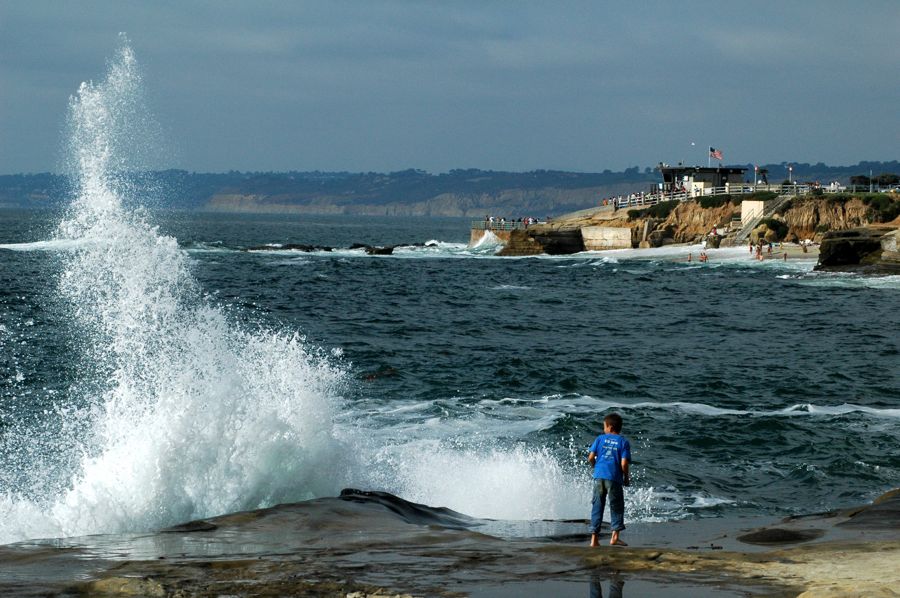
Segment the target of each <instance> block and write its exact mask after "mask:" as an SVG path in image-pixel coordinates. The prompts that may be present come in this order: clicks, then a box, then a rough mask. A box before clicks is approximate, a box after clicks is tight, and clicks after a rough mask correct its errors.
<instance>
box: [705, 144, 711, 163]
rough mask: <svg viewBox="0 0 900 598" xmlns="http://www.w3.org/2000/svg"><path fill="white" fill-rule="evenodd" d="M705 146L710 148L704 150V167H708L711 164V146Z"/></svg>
mask: <svg viewBox="0 0 900 598" xmlns="http://www.w3.org/2000/svg"><path fill="white" fill-rule="evenodd" d="M706 147H708V148H710V149H709V151H707V152H706V167H707V168H709V167H710V166H712V146H711V145H707V146H706Z"/></svg>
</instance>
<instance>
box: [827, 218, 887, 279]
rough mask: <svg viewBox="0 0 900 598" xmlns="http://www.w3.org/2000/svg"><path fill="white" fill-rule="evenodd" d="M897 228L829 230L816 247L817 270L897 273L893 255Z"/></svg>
mask: <svg viewBox="0 0 900 598" xmlns="http://www.w3.org/2000/svg"><path fill="white" fill-rule="evenodd" d="M896 235H897V232H896V231H895V230H892V229H890V228H885V227H862V228H854V229H851V230H845V231H837V232H830V233H828V234H826V235H825V237H824V238H823V239H822V243H821V246H820V247H819V262H818V264H816V268H815V269H816V270H818V271H835V272H860V273H869V274H900V261H898V260H897V259H896V258H895V254H896V253H897V252H896V243H897V241H896Z"/></svg>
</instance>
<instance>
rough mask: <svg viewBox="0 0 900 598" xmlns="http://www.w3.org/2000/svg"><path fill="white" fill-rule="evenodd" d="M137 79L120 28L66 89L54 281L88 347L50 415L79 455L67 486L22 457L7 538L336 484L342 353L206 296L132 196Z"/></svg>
mask: <svg viewBox="0 0 900 598" xmlns="http://www.w3.org/2000/svg"><path fill="white" fill-rule="evenodd" d="M139 88H140V77H139V75H138V71H137V64H136V62H135V60H134V55H133V53H132V51H131V49H130V48H129V47H128V46H127V44H124V45H123V47H122V48H121V49H120V50H119V52H118V54H117V56H116V58H115V60H113V61H112V62H111V64H110V67H109V73H108V75H107V77H106V79H105V80H104V81H102V82H100V83H99V84H93V83H84V84H82V86H81V87H80V88H79V90H78V93H77V95H76V96H74V97H73V98H72V101H71V105H70V113H69V128H70V136H69V139H70V148H69V152H70V157H71V176H72V178H73V181H74V200H73V202H72V205H71V209H70V210H69V213H68V215H67V217H66V219H65V220H64V221H63V222H62V223H61V224H60V226H59V230H58V234H57V237H58V238H60V239H65V240H66V241H69V242H70V243H68V245H69V246H71V247H73V250H72V251H69V252H68V253H66V254H63V256H62V273H61V275H60V283H59V292H60V295H61V298H62V299H63V301H64V303H65V304H66V305H67V306H68V309H69V313H70V314H71V317H72V326H73V328H74V329H76V330H78V332H79V334H80V335H81V342H80V343H78V346H80V347H82V348H83V350H84V351H83V352H84V354H83V355H82V356H81V364H82V366H81V372H82V373H81V375H80V379H79V380H78V381H77V382H76V383H73V388H72V390H71V393H70V394H71V401H72V406H71V407H69V406H66V405H63V406H59V407H57V409H56V410H55V412H48V413H47V414H46V417H47V418H48V419H57V420H59V421H60V423H59V424H58V425H56V426H55V427H54V426H52V425H47V426H44V427H43V428H42V431H43V432H44V433H51V431H53V430H55V432H56V433H57V434H58V437H57V439H56V440H57V441H58V443H59V446H62V447H64V449H65V450H63V451H60V452H62V453H64V459H65V460H66V461H67V463H71V464H72V465H73V467H72V469H71V470H70V471H69V472H68V479H67V481H64V482H63V483H62V484H61V486H62V487H61V488H60V484H56V485H53V484H48V483H47V481H46V480H45V479H43V478H42V473H41V472H40V471H28V472H26V474H25V477H26V478H28V477H29V476H30V477H31V479H30V482H31V487H30V488H29V490H28V492H16V491H9V490H6V491H5V493H4V495H3V496H0V509H2V512H3V513H4V517H3V518H2V521H3V522H2V524H0V541H2V542H10V541H15V540H21V539H25V538H29V537H35V536H60V535H65V536H69V535H79V534H88V533H103V532H117V531H124V530H144V529H153V528H158V527H161V526H165V525H169V524H173V523H177V522H179V521H184V520H188V519H191V518H196V517H203V516H209V515H214V514H221V513H225V512H229V511H235V510H241V509H248V508H256V507H261V506H266V505H271V504H274V503H276V502H282V501H290V500H300V499H304V498H311V497H314V496H321V495H323V494H334V493H335V492H336V491H337V490H339V488H340V482H339V481H338V480H337V479H336V477H335V476H334V475H333V472H334V471H338V470H339V468H337V467H334V466H332V465H331V464H332V463H333V462H334V461H335V459H337V458H338V455H340V453H341V452H340V451H337V450H335V448H336V442H335V441H334V439H333V437H332V433H331V431H332V424H331V418H332V410H333V406H334V402H335V401H336V400H337V398H336V397H337V395H338V393H339V389H340V386H341V384H342V380H343V372H342V370H341V367H340V365H339V361H340V360H339V359H336V358H335V357H334V356H332V355H325V354H323V352H321V351H319V350H316V349H314V348H310V347H308V346H307V344H306V343H305V342H304V339H303V338H302V337H300V336H298V335H297V334H292V333H282V332H278V331H272V330H267V329H265V328H258V329H255V330H254V329H251V327H250V326H249V325H247V324H240V323H239V322H238V319H237V318H236V317H233V315H230V314H229V313H227V311H226V310H225V309H224V308H222V307H219V306H216V305H214V304H212V303H211V302H210V301H208V300H207V299H205V298H204V297H203V296H202V294H201V291H200V288H199V285H197V283H196V282H195V280H194V278H193V277H192V275H191V272H190V267H189V261H188V258H187V257H186V255H185V254H184V252H182V251H181V250H180V249H179V248H178V244H177V242H176V240H175V239H173V238H171V237H167V236H164V235H161V234H160V233H159V232H158V230H157V229H156V228H155V227H153V226H152V225H151V224H150V223H149V220H148V217H147V216H146V214H144V213H143V212H142V211H141V210H139V209H129V208H127V207H126V204H127V202H128V200H129V199H139V198H134V197H130V194H131V193H134V192H135V188H134V187H133V186H132V185H131V184H130V182H129V181H130V178H129V176H128V172H131V171H132V170H133V169H134V168H135V167H139V166H140V163H139V162H140V152H138V153H137V155H135V154H132V153H130V152H129V149H130V148H131V147H132V146H134V145H140V144H141V143H142V142H144V141H145V140H144V139H143V138H142V137H141V135H140V131H139V129H138V128H135V122H134V119H133V118H132V117H133V116H134V115H135V114H136V113H139V112H140V106H139V105H137V103H136V98H137V97H138V96H139V93H138V92H139ZM139 120H140V119H139ZM135 158H137V159H136V160H135ZM49 444H50V442H49V441H48V440H47V439H44V440H43V442H42V443H41V445H42V446H48V445H49ZM47 458H52V457H47ZM21 459H22V463H21V465H22V466H23V467H26V468H27V467H29V466H30V467H34V466H35V463H39V462H40V460H33V459H30V458H29V456H27V455H23V456H22V457H21ZM41 488H43V489H44V492H43V493H42V492H41Z"/></svg>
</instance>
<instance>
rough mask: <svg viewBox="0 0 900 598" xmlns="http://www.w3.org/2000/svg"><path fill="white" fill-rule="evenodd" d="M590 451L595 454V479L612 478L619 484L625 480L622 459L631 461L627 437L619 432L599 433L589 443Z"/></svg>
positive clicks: (629, 444)
mask: <svg viewBox="0 0 900 598" xmlns="http://www.w3.org/2000/svg"><path fill="white" fill-rule="evenodd" d="M591 452H592V453H594V454H595V455H597V462H596V463H595V464H594V479H595V480H601V479H602V480H612V481H614V482H619V483H620V484H621V483H622V482H624V481H625V476H624V475H623V474H622V459H626V460H628V461H631V443H630V442H628V439H627V438H625V437H624V436H622V435H621V434H601V435H600V436H597V439H596V440H594V444H592V445H591Z"/></svg>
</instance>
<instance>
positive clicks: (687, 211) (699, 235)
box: [657, 201, 740, 243]
mask: <svg viewBox="0 0 900 598" xmlns="http://www.w3.org/2000/svg"><path fill="white" fill-rule="evenodd" d="M734 212H738V213H739V212H740V207H739V206H734V205H732V204H731V203H726V204H725V205H723V206H720V207H718V208H706V209H704V208H701V207H700V204H698V203H697V202H695V201H686V202H684V203H681V204H679V205H678V206H676V207H675V209H674V210H672V213H671V214H669V216H668V218H666V220H665V221H664V222H663V223H662V225H661V226H658V227H657V228H663V229H670V230H671V236H670V237H669V238H671V239H672V241H674V242H675V243H692V242H697V241H700V240H701V239H703V237H705V236H706V235H707V234H708V233H709V231H711V230H712V228H713V227H716V228H718V229H719V230H723V229H724V228H725V226H727V225H728V224H729V223H730V222H731V217H732V214H733V213H734Z"/></svg>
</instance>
